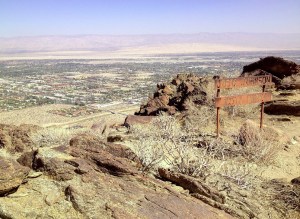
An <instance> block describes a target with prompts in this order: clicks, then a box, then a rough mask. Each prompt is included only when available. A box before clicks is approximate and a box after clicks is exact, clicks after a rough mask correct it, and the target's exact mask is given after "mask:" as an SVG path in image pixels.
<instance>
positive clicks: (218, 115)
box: [217, 88, 220, 137]
mask: <svg viewBox="0 0 300 219" xmlns="http://www.w3.org/2000/svg"><path fill="white" fill-rule="evenodd" d="M219 96H220V89H219V88H218V89H217V97H219ZM219 135H220V107H217V137H219Z"/></svg>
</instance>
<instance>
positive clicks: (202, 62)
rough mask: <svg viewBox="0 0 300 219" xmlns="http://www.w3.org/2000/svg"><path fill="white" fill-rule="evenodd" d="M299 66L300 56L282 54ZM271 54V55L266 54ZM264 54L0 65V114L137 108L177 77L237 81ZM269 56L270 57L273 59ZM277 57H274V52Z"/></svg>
mask: <svg viewBox="0 0 300 219" xmlns="http://www.w3.org/2000/svg"><path fill="white" fill-rule="evenodd" d="M280 53H281V55H283V56H284V57H286V58H287V59H289V60H293V61H296V62H299V60H300V53H299V52H292V51H287V52H280ZM268 54H269V53H268ZM265 55H266V54H264V53H263V52H262V53H257V52H255V53H251V52H248V53H247V52H243V53H207V54H205V53H204V54H194V55H182V54H178V55H168V56H160V57H155V58H153V57H144V58H139V59H107V60H103V59H102V60H87V59H82V60H80V59H79V60H8V61H0V112H1V111H11V110H16V109H23V108H27V107H30V106H37V105H44V104H51V103H56V104H71V105H74V106H73V107H72V108H71V109H69V110H68V111H59V110H58V111H54V112H53V113H56V114H60V115H67V116H77V115H83V114H91V113H94V112H97V109H98V108H100V107H101V106H105V105H109V104H118V103H126V104H140V103H141V102H143V101H145V100H146V99H147V97H148V96H149V94H150V93H153V90H154V89H155V88H156V84H157V83H160V82H163V81H168V80H169V79H170V78H172V77H174V75H176V74H178V73H194V74H200V75H225V76H228V77H229V76H237V75H239V73H240V72H241V71H242V66H244V65H246V64H248V63H251V62H254V61H256V60H258V59H259V58H260V57H263V56H265ZM272 55H273V54H272ZM274 55H276V52H274Z"/></svg>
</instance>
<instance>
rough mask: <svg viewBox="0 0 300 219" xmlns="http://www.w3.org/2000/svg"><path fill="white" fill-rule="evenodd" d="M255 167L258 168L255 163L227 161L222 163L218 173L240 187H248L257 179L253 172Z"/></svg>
mask: <svg viewBox="0 0 300 219" xmlns="http://www.w3.org/2000/svg"><path fill="white" fill-rule="evenodd" d="M255 169H257V166H256V165H255V164H251V163H241V162H236V161H227V162H223V163H222V164H221V165H220V167H219V169H218V171H217V173H218V174H219V175H221V176H222V177H223V178H225V179H226V180H229V181H231V182H233V183H235V184H236V185H238V186H239V187H240V188H242V189H248V188H249V187H251V186H252V183H253V181H254V180H255V176H254V174H253V173H254V171H255Z"/></svg>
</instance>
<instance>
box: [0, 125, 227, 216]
mask: <svg viewBox="0 0 300 219" xmlns="http://www.w3.org/2000/svg"><path fill="white" fill-rule="evenodd" d="M23 128H24V126H20V127H15V126H5V127H2V129H1V136H2V138H1V139H0V145H1V149H0V150H1V154H0V167H1V168H0V182H1V183H0V218H16V219H19V218H193V217H196V218H231V216H230V215H228V214H226V213H225V212H223V211H221V210H217V209H214V208H213V207H210V206H209V205H207V204H204V203H203V202H202V201H200V200H198V199H197V198H194V197H192V196H190V195H188V193H187V192H184V191H183V190H182V188H179V187H177V186H175V185H171V184H170V183H166V182H165V181H162V180H159V179H155V178H153V177H151V176H147V175H145V174H143V173H142V172H140V171H139V165H140V162H139V160H138V159H137V157H136V155H135V154H134V153H133V152H132V151H131V150H130V149H129V148H127V147H125V146H123V145H120V144H113V143H107V142H104V141H102V140H100V139H99V137H97V136H95V135H93V134H80V135H77V136H76V137H73V138H72V139H71V140H70V143H69V144H66V145H61V146H52V147H45V148H36V147H34V146H33V145H32V144H27V143H28V142H29V140H28V136H29V134H30V133H29V131H30V129H27V131H28V132H24V129H23ZM20 130H22V131H20ZM15 133H19V134H18V135H15ZM12 144H13V145H15V146H17V145H19V146H22V149H19V147H12ZM187 189H188V188H187ZM196 193H199V194H201V190H199V191H198V192H197V191H196Z"/></svg>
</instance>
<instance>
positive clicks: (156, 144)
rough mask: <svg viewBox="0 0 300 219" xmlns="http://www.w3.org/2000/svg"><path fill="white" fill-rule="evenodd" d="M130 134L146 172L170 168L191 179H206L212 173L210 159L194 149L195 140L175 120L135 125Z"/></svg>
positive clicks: (167, 119)
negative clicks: (192, 177) (159, 168)
mask: <svg viewBox="0 0 300 219" xmlns="http://www.w3.org/2000/svg"><path fill="white" fill-rule="evenodd" d="M130 132H131V133H132V135H133V137H134V139H135V141H134V144H133V151H134V152H135V153H136V154H137V156H138V157H139V158H140V160H141V161H142V164H143V168H142V170H144V171H146V170H156V169H157V167H168V168H171V169H173V170H175V171H177V172H180V173H184V174H188V175H191V176H205V175H206V172H208V171H209V168H210V166H211V165H210V160H209V156H206V155H207V154H206V153H205V152H203V150H202V151H201V150H199V149H197V148H195V147H193V145H194V143H195V139H194V138H193V136H191V135H189V134H188V133H187V131H186V130H185V129H184V128H183V127H182V126H181V125H180V123H179V122H178V121H177V119H176V118H175V117H172V116H168V115H160V116H158V117H157V118H155V119H153V121H152V122H151V123H150V124H148V125H143V126H139V125H136V126H133V127H132V128H131V130H130Z"/></svg>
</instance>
